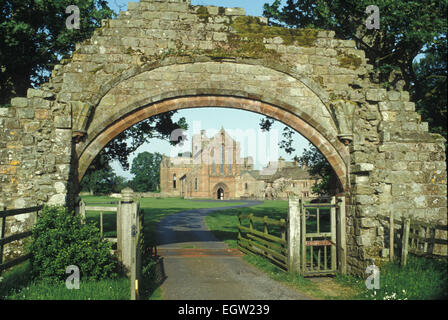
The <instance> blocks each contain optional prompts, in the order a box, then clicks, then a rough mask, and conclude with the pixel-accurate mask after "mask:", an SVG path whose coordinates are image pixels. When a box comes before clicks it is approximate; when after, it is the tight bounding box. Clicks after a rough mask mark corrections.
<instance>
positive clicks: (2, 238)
mask: <svg viewBox="0 0 448 320" xmlns="http://www.w3.org/2000/svg"><path fill="white" fill-rule="evenodd" d="M42 208H43V206H36V207H31V208H24V209H11V210H3V211H0V219H1V222H2V223H1V228H0V273H1V272H3V271H4V270H6V269H8V268H11V267H13V266H16V265H18V264H20V263H22V262H24V261H26V260H28V259H29V258H30V257H31V254H30V253H28V254H25V255H22V256H20V257H17V258H15V259H12V260H9V261H7V262H5V263H3V251H4V246H5V245H6V244H8V243H11V242H13V241H17V240H21V239H24V238H27V237H29V236H31V235H32V231H25V232H21V233H16V234H12V235H9V236H6V234H5V232H6V217H12V216H16V215H19V214H25V213H33V212H36V216H38V215H39V211H41V210H42Z"/></svg>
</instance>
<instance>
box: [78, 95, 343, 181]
mask: <svg viewBox="0 0 448 320" xmlns="http://www.w3.org/2000/svg"><path fill="white" fill-rule="evenodd" d="M211 106H213V107H223V108H235V109H244V110H247V111H253V112H257V113H260V114H263V115H267V116H269V117H271V118H274V119H276V120H279V121H281V122H283V123H284V124H286V125H288V126H290V127H291V128H293V129H295V130H296V131H298V132H299V133H301V134H302V135H303V136H304V137H305V138H306V139H308V140H309V141H310V142H311V143H312V144H313V145H314V146H316V148H318V149H319V150H320V151H321V152H322V154H323V155H324V156H325V157H326V159H327V160H328V161H329V163H330V164H331V166H332V167H333V169H334V171H335V173H336V175H337V176H338V178H339V181H340V183H341V185H342V186H343V187H344V189H345V190H347V189H348V187H349V186H348V177H347V172H348V169H347V168H348V165H349V163H347V162H346V160H347V159H344V158H343V157H341V155H340V153H338V151H337V149H336V148H335V147H334V146H333V145H332V144H331V143H330V142H329V141H328V140H327V139H326V138H325V137H324V136H323V135H322V134H321V133H320V132H319V131H318V130H317V129H315V128H314V127H312V126H311V125H309V124H308V123H307V122H305V121H304V120H303V119H301V118H299V117H297V116H291V113H289V112H288V111H286V110H283V109H281V108H279V107H277V106H273V105H270V104H267V103H264V102H261V101H257V100H252V99H249V98H241V97H229V96H211V95H201V96H186V97H178V98H173V99H166V100H163V101H161V102H159V103H155V104H151V105H147V106H146V107H144V108H141V109H139V110H137V111H134V112H131V113H130V114H128V115H127V116H126V117H124V118H121V119H120V120H118V121H116V122H114V123H112V124H110V125H109V126H108V127H107V128H106V129H105V130H103V131H102V132H101V133H100V134H98V135H97V136H96V137H95V139H94V140H93V141H92V142H91V143H90V144H89V145H88V146H87V147H86V148H85V150H84V151H83V152H82V154H80V156H79V166H78V173H79V179H80V180H81V179H82V177H83V175H84V173H85V171H86V170H87V168H88V166H89V165H90V163H91V162H92V161H93V160H94V159H95V157H96V156H97V155H98V153H99V152H100V151H101V150H102V149H103V148H104V147H105V146H106V145H107V144H108V143H109V142H110V141H111V140H112V139H113V138H115V137H116V136H117V135H118V134H120V133H121V132H123V131H124V130H126V129H127V128H129V127H131V126H132V125H134V124H136V123H138V122H140V121H142V120H145V119H147V118H149V117H151V116H154V115H157V114H161V113H165V112H168V111H173V110H180V109H186V108H200V107H211ZM344 160H345V161H344Z"/></svg>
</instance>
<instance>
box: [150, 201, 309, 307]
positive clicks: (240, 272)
mask: <svg viewBox="0 0 448 320" xmlns="http://www.w3.org/2000/svg"><path fill="white" fill-rule="evenodd" d="M239 202H241V201H239ZM260 203H262V202H258V201H247V204H245V205H235V206H231V207H220V208H210V209H197V210H189V211H183V212H179V213H177V214H174V215H170V216H167V217H166V218H164V219H163V220H162V221H160V222H159V224H158V227H157V240H158V253H159V255H160V256H162V257H163V261H164V269H165V273H166V276H167V278H166V279H165V281H164V282H163V284H162V286H161V287H162V291H163V298H164V299H166V300H307V299H310V298H309V297H307V296H305V295H304V294H301V293H299V292H297V291H296V290H294V289H291V288H289V287H288V286H286V285H283V284H281V283H278V282H276V281H274V280H271V279H270V278H269V277H268V276H267V275H266V274H265V273H263V272H261V271H259V270H258V269H256V268H255V267H254V266H252V265H250V264H248V263H247V262H245V261H244V260H243V259H242V258H241V256H242V254H241V253H240V252H239V251H238V250H235V249H229V248H228V247H227V245H226V244H225V243H224V242H222V241H219V240H218V239H217V238H216V237H215V236H214V235H213V234H212V233H211V232H210V231H209V230H208V228H207V226H206V225H205V222H204V217H205V216H206V215H207V214H208V213H210V212H213V211H216V210H223V209H231V208H239V207H247V206H253V205H257V204H260Z"/></svg>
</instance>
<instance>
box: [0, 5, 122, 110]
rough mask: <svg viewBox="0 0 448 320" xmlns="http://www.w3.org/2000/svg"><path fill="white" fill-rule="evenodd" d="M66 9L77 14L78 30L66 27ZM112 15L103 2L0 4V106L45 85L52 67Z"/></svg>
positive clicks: (67, 15)
mask: <svg viewBox="0 0 448 320" xmlns="http://www.w3.org/2000/svg"><path fill="white" fill-rule="evenodd" d="M70 5H76V6H78V8H79V10H80V29H68V28H67V26H66V20H67V18H68V17H69V15H70V14H67V13H66V8H67V7H68V6H70ZM113 15H114V12H113V11H112V10H111V9H110V8H109V7H108V6H107V1H105V0H2V1H0V104H8V103H9V101H10V99H11V98H12V97H14V96H25V95H26V90H27V89H28V88H30V87H31V86H33V87H38V86H39V85H40V84H42V83H43V82H46V81H47V80H48V77H49V72H50V71H51V69H52V66H54V65H55V64H56V63H57V62H58V61H59V59H60V58H61V57H62V56H65V55H68V54H70V53H71V52H72V51H73V50H74V47H75V43H76V42H80V41H82V40H84V39H87V38H89V37H90V36H91V35H92V34H93V31H94V29H95V28H97V27H99V26H101V20H102V19H107V18H111V17H112V16H113Z"/></svg>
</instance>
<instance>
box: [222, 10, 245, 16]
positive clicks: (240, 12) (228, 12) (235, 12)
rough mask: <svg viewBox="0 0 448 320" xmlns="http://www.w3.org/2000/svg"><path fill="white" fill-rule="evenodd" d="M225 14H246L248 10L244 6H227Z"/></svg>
mask: <svg viewBox="0 0 448 320" xmlns="http://www.w3.org/2000/svg"><path fill="white" fill-rule="evenodd" d="M225 15H227V16H244V15H246V11H245V10H244V8H226V9H225Z"/></svg>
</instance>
